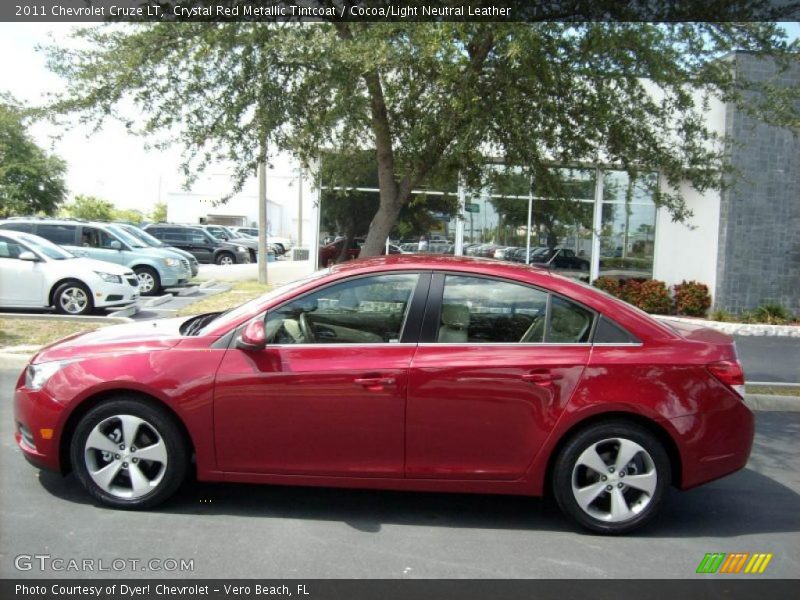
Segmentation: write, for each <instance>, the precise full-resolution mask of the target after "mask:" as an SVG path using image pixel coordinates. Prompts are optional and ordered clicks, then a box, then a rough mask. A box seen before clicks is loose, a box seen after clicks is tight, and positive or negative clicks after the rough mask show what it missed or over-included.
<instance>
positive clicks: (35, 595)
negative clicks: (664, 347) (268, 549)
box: [0, 576, 797, 600]
mask: <svg viewBox="0 0 800 600" xmlns="http://www.w3.org/2000/svg"><path fill="white" fill-rule="evenodd" d="M796 592H797V580H786V579H764V580H760V579H750V578H748V579H744V578H741V577H740V578H738V579H737V578H736V577H734V576H731V577H728V578H724V577H719V578H716V577H711V576H709V577H698V578H697V579H682V580H652V579H632V580H592V579H576V580H568V581H567V580H564V581H561V580H530V579H526V580H491V579H489V580H486V579H483V580H470V579H461V580H409V579H403V580H392V579H374V580H369V579H368V580H348V579H307V580H301V579H283V580H269V579H264V580H258V579H244V580H221V579H203V580H194V581H192V580H179V579H172V580H170V579H161V580H154V579H147V580H146V579H141V580H134V579H128V580H113V579H109V580H91V579H75V580H68V579H59V580H56V579H49V580H48V579H31V580H22V579H18V580H9V579H6V580H2V581H1V582H0V598H3V600H11V599H12V598H13V599H14V600H21V599H30V600H85V599H87V598H100V599H102V600H155V599H161V600H176V599H184V598H191V599H197V598H201V599H209V600H223V599H228V600H229V599H232V598H235V599H238V600H246V599H253V598H266V597H271V598H277V597H280V598H294V599H295V600H439V599H443V598H447V599H454V600H479V599H480V600H485V599H488V598H491V599H497V600H549V599H551V598H552V599H554V600H567V599H569V600H583V599H585V600H618V599H621V598H646V599H647V600H676V599H679V600H693V599H694V598H698V599H700V598H702V599H713V598H724V599H725V600H749V599H753V598H758V599H759V600H763V599H765V598H769V600H783V599H784V598H794V597H796Z"/></svg>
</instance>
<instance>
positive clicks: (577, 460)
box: [553, 421, 670, 534]
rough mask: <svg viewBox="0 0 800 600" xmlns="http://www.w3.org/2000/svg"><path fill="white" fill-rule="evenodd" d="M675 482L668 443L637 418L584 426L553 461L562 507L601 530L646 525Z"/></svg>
mask: <svg viewBox="0 0 800 600" xmlns="http://www.w3.org/2000/svg"><path fill="white" fill-rule="evenodd" d="M669 484H670V461H669V456H668V455H667V452H666V450H665V449H664V446H663V445H662V444H661V442H660V441H659V440H658V438H657V437H656V436H654V435H653V434H652V433H651V432H650V431H648V430H647V429H646V428H644V427H641V426H639V425H636V424H634V423H627V422H621V421H620V422H605V423H598V424H595V425H592V426H590V427H588V428H586V429H584V430H582V431H580V432H579V433H578V434H576V435H575V436H574V437H572V438H571V439H570V440H569V441H568V442H567V443H566V445H565V446H564V448H563V449H562V450H561V452H560V453H559V455H558V457H557V458H556V461H555V463H554V465H553V492H554V494H555V497H556V501H557V502H558V505H559V506H560V507H561V510H562V511H564V513H566V514H567V515H568V516H570V517H572V518H573V519H574V520H575V521H577V522H578V523H579V524H580V525H582V526H583V527H586V528H587V529H591V530H592V531H595V532H598V533H605V534H620V533H627V532H629V531H633V530H634V529H638V528H639V527H642V526H643V525H645V524H646V523H647V522H648V521H650V520H651V519H652V518H653V517H654V516H655V515H656V514H657V512H658V510H659V509H660V507H661V505H662V504H663V501H664V497H665V494H666V491H667V489H668V488H669Z"/></svg>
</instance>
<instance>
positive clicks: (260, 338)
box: [236, 319, 267, 350]
mask: <svg viewBox="0 0 800 600" xmlns="http://www.w3.org/2000/svg"><path fill="white" fill-rule="evenodd" d="M266 345H267V334H266V331H265V329H264V321H263V320H262V319H256V320H255V321H250V322H249V323H248V324H247V327H245V328H244V331H243V332H242V335H241V336H239V339H238V340H236V347H237V348H239V349H240V350H263V349H264V348H265V347H266Z"/></svg>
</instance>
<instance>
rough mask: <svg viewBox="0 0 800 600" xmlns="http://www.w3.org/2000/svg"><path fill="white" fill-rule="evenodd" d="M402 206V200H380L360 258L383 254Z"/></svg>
mask: <svg viewBox="0 0 800 600" xmlns="http://www.w3.org/2000/svg"><path fill="white" fill-rule="evenodd" d="M381 196H383V190H381ZM402 206H403V201H402V200H401V201H398V200H394V199H393V200H390V201H388V202H384V201H383V199H381V204H380V207H379V208H378V212H376V213H375V216H374V217H373V218H372V222H371V223H370V224H369V233H368V234H367V240H366V242H364V246H363V247H362V248H361V254H360V256H362V257H366V256H380V255H381V254H382V253H383V252H384V250H385V248H386V238H387V237H389V233H390V232H391V231H392V227H394V224H395V222H397V217H398V215H399V214H400V208H401V207H402Z"/></svg>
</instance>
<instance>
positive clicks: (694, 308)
mask: <svg viewBox="0 0 800 600" xmlns="http://www.w3.org/2000/svg"><path fill="white" fill-rule="evenodd" d="M672 289H673V290H674V292H675V312H677V313H678V314H679V315H687V316H690V317H704V316H705V315H706V313H707V312H708V309H709V308H710V307H711V294H709V292H708V286H707V285H705V284H703V283H699V282H697V281H682V282H680V283H679V284H677V285H675V286H673V288H672Z"/></svg>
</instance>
